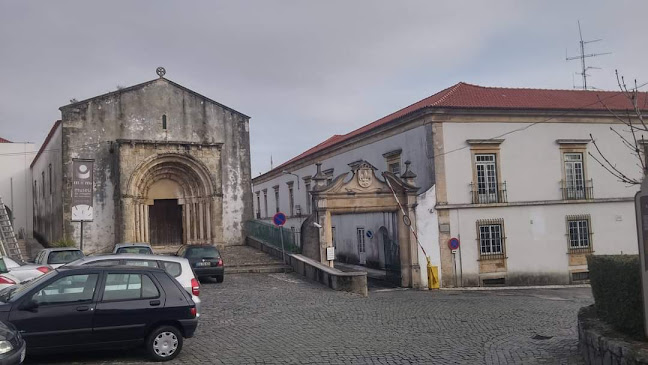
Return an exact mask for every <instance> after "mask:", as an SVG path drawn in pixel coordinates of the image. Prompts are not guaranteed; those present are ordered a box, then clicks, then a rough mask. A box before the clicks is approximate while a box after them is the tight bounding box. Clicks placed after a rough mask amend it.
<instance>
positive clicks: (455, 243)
mask: <svg viewBox="0 0 648 365" xmlns="http://www.w3.org/2000/svg"><path fill="white" fill-rule="evenodd" d="M459 246H460V244H459V239H458V238H454V237H452V238H451V239H449V240H448V248H450V252H452V263H453V265H454V277H455V286H458V284H457V258H456V256H455V255H456V254H457V250H458V249H459Z"/></svg>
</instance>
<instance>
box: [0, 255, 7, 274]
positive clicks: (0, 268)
mask: <svg viewBox="0 0 648 365" xmlns="http://www.w3.org/2000/svg"><path fill="white" fill-rule="evenodd" d="M8 272H9V270H7V264H6V263H5V259H4V257H0V274H6V273H8Z"/></svg>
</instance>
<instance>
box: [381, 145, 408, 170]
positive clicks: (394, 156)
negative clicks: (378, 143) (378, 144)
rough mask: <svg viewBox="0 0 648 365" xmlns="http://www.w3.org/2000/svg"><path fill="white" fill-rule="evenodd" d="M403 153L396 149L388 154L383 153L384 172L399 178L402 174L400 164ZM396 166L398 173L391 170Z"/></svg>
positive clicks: (401, 150)
mask: <svg viewBox="0 0 648 365" xmlns="http://www.w3.org/2000/svg"><path fill="white" fill-rule="evenodd" d="M402 153H403V149H402V148H398V149H395V150H392V151H389V152H385V153H383V155H382V156H383V157H384V158H385V166H386V167H385V171H388V172H391V173H393V174H394V175H396V176H400V175H401V173H402V169H401V167H402V162H401V155H402ZM396 164H398V171H396V172H395V171H394V170H393V169H392V167H393V166H395V165H396Z"/></svg>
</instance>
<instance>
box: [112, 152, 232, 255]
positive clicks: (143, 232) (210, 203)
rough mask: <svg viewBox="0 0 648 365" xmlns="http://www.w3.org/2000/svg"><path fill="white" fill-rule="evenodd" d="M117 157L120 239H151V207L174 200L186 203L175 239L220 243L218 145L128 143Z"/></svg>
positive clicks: (220, 198) (220, 210)
mask: <svg viewBox="0 0 648 365" xmlns="http://www.w3.org/2000/svg"><path fill="white" fill-rule="evenodd" d="M119 157H120V158H119V159H120V170H121V176H120V177H121V178H120V180H121V184H120V186H121V207H122V210H121V227H122V230H121V241H122V242H149V243H150V242H151V227H150V225H149V222H150V215H149V213H150V211H151V207H152V206H153V204H154V202H155V201H156V199H173V200H175V201H177V204H178V205H179V206H181V207H182V213H181V218H180V219H181V222H178V224H181V226H182V237H181V240H180V241H179V242H177V244H198V243H210V244H220V243H222V241H223V228H222V214H223V209H222V192H221V184H220V144H214V145H187V144H183V145H180V144H177V145H176V144H173V143H171V144H159V145H158V144H151V143H144V142H140V143H129V144H123V145H121V146H120V156H119ZM161 186H163V187H162V188H161ZM161 191H162V192H161ZM174 204H175V203H174Z"/></svg>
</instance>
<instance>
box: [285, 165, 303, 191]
mask: <svg viewBox="0 0 648 365" xmlns="http://www.w3.org/2000/svg"><path fill="white" fill-rule="evenodd" d="M281 173H282V174H286V175H293V176H296V177H297V190H299V175H297V174H293V173H292V172H290V171H288V170H283V171H281Z"/></svg>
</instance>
